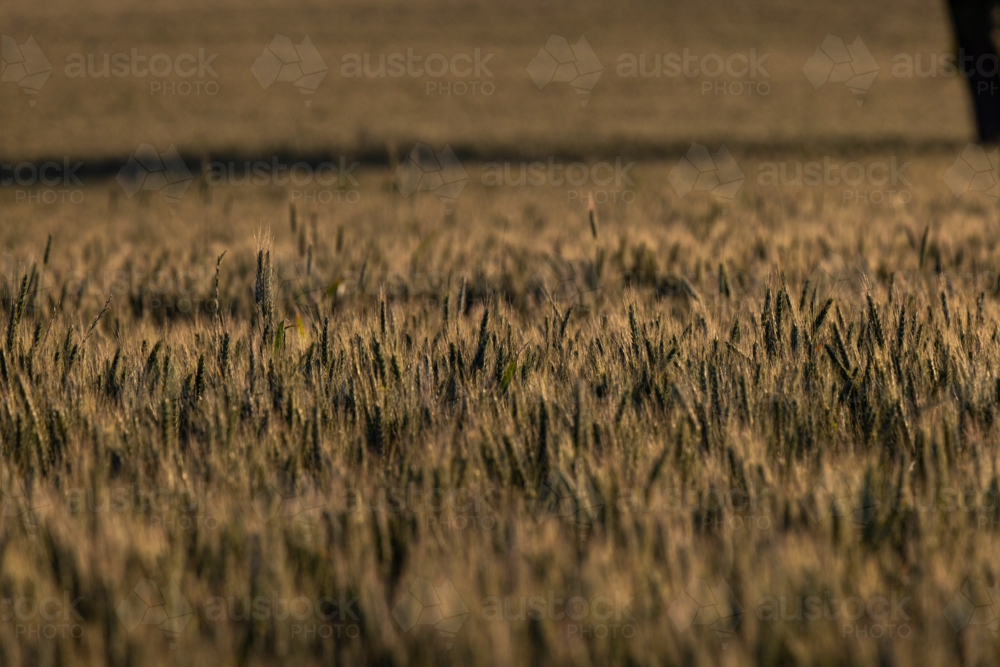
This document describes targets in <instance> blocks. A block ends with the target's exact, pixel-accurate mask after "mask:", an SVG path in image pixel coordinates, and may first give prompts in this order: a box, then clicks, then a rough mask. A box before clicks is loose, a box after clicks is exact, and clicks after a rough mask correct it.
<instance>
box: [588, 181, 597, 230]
mask: <svg viewBox="0 0 1000 667" xmlns="http://www.w3.org/2000/svg"><path fill="white" fill-rule="evenodd" d="M587 217H589V218H590V233H591V234H593V235H594V238H595V239H596V238H597V206H595V205H594V193H593V192H591V193H589V194H588V195H587Z"/></svg>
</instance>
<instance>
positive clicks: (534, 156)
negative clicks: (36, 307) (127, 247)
mask: <svg viewBox="0 0 1000 667" xmlns="http://www.w3.org/2000/svg"><path fill="white" fill-rule="evenodd" d="M418 143H425V142H423V141H420V140H414V141H412V142H394V143H393V144H389V143H388V142H387V144H386V145H382V146H373V145H371V144H369V145H363V146H353V147H350V146H347V147H344V148H343V149H342V150H337V149H324V150H317V151H296V150H291V149H287V148H278V149H276V150H274V151H264V152H260V151H258V152H254V153H249V152H242V151H239V150H207V151H192V150H190V149H184V150H178V154H179V157H180V159H181V160H182V161H183V162H184V164H185V165H186V166H187V167H188V169H189V170H190V171H191V173H192V174H202V173H203V165H206V164H213V163H220V162H221V163H224V164H232V163H236V164H242V163H258V162H267V163H270V162H272V161H275V160H276V161H278V162H280V163H282V164H303V165H307V166H310V167H313V168H315V167H319V166H320V165H323V164H326V163H330V162H333V163H336V162H338V161H339V160H341V159H342V158H347V159H348V160H350V162H351V163H357V164H358V166H361V167H388V166H390V165H391V164H393V162H394V160H393V157H395V160H396V161H401V160H403V159H405V158H406V156H407V155H408V154H409V151H408V150H405V147H407V146H411V147H412V146H415V145H417V144H418ZM969 143H970V142H968V141H961V140H955V139H946V138H931V139H922V140H913V139H906V138H904V137H901V136H888V137H879V138H868V137H850V136H834V137H821V138H812V139H810V138H790V139H775V140H751V141H746V140H742V141H741V140H737V141H726V140H725V139H718V138H716V139H712V138H697V139H695V140H693V141H692V142H680V141H664V142H640V141H637V140H635V141H624V142H620V143H617V144H604V145H600V144H592V145H591V146H590V147H587V148H567V147H565V146H562V147H560V146H555V147H552V148H553V150H548V151H546V150H537V149H535V150H526V149H523V148H516V147H511V146H505V145H498V146H497V148H496V150H489V149H486V148H483V147H480V146H475V145H470V144H462V143H456V144H452V143H448V144H447V145H448V146H450V147H451V149H452V151H453V152H454V154H455V157H456V158H458V159H459V160H460V161H462V162H468V163H474V164H479V163H487V162H534V161H545V160H550V159H553V160H559V161H567V162H568V161H574V162H587V161H592V160H607V159H616V158H620V159H628V160H636V161H657V160H679V159H680V158H681V157H683V156H684V154H685V153H686V152H687V151H688V149H690V147H691V145H692V144H703V145H706V146H709V147H710V148H717V147H719V146H721V145H725V146H726V147H727V148H728V149H729V151H730V152H731V153H735V154H738V155H741V156H746V157H754V156H761V155H770V156H774V155H787V154H802V152H803V150H804V149H806V147H807V146H808V152H809V153H810V154H814V155H830V156H836V157H847V156H851V157H859V156H870V155H884V154H886V153H890V152H891V153H922V154H932V155H947V156H957V155H958V154H960V153H961V152H962V149H963V148H964V147H965V146H967V145H968V144H969ZM393 145H394V146H396V147H397V151H396V155H395V156H392V155H391V153H392V146H393ZM429 145H430V146H431V147H432V148H434V149H438V150H440V149H443V148H444V145H445V144H441V145H436V144H429ZM398 148H404V150H405V152H402V153H400V152H399V151H398ZM132 157H133V156H132V155H128V156H125V157H121V156H100V157H92V158H86V157H81V156H69V155H64V156H58V157H55V156H51V155H49V156H45V155H41V156H36V157H21V158H14V159H11V158H7V157H2V156H0V164H3V165H18V164H25V163H29V164H36V165H39V164H45V163H48V162H55V163H62V162H64V161H66V160H69V161H72V162H74V163H79V166H78V167H77V168H75V169H74V175H75V176H77V177H78V178H80V179H86V180H90V181H99V180H106V179H110V178H115V177H116V176H117V175H118V174H119V172H120V171H121V170H122V169H123V168H124V167H125V165H127V164H128V162H129V160H130V159H132Z"/></svg>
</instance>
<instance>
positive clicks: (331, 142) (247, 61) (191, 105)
mask: <svg viewBox="0 0 1000 667" xmlns="http://www.w3.org/2000/svg"><path fill="white" fill-rule="evenodd" d="M946 18H947V15H946V12H945V7H944V3H943V2H935V1H933V0H906V1H905V2H901V3H895V4H893V6H892V7H891V8H888V7H884V6H881V5H878V4H873V3H864V2H846V3H824V4H821V5H817V6H810V7H809V8H808V9H807V8H804V7H802V6H801V4H799V3H795V2H782V1H774V0H771V1H765V2H757V3H741V2H730V1H719V0H709V1H707V2H699V3H696V4H695V5H690V4H673V3H666V4H664V3H655V2H625V3H616V4H614V5H609V4H607V3H598V2H590V1H589V0H588V1H585V2H581V3H576V4H574V5H573V7H572V9H569V8H567V7H565V6H563V5H561V4H554V3H547V2H543V3H523V4H513V5H511V4H503V5H498V4H490V3H476V2H468V3H465V2H429V1H427V0H419V1H417V2H408V3H395V2H381V1H378V2H358V3H352V2H338V3H334V4H325V3H310V2H297V1H294V2H288V3H282V4H281V5H280V6H274V5H269V4H267V3H262V2H251V3H243V2H230V1H229V0H224V1H221V2H217V3H211V5H209V6H206V5H204V3H197V2H187V1H185V0H182V1H180V2H176V3H170V4H169V5H158V6H139V5H136V4H135V3H131V2H123V1H120V0H114V1H111V2H102V3H71V2H61V1H55V2H46V3H35V4H25V3H20V4H19V3H5V5H4V6H3V7H2V8H0V21H2V22H3V25H4V30H5V31H7V32H6V33H5V34H10V35H12V36H14V37H16V38H17V39H19V40H20V41H19V42H18V43H21V42H22V41H23V40H25V39H26V38H27V37H28V36H29V35H31V36H34V37H35V39H36V41H37V42H38V44H39V46H40V48H41V49H42V51H43V52H44V53H45V54H46V57H47V58H48V60H49V61H50V63H51V64H52V66H53V69H54V71H53V74H52V76H50V78H49V80H48V81H47V82H46V84H45V86H44V88H43V90H42V92H41V94H40V95H39V96H38V99H37V104H36V106H35V107H34V108H30V109H29V108H28V107H27V103H26V101H25V99H24V97H25V96H23V95H22V96H19V95H18V94H17V93H19V92H20V91H18V90H17V89H16V88H14V87H13V86H6V87H5V99H6V100H7V101H6V102H5V103H4V104H3V106H2V108H0V122H2V124H3V127H4V128H5V129H6V131H5V132H3V133H2V135H0V155H2V156H3V157H4V158H5V159H35V158H38V157H49V156H60V155H64V154H67V153H68V154H70V155H72V156H74V157H78V158H79V159H83V158H87V157H93V158H102V157H116V158H117V157H122V156H127V155H128V154H130V153H131V152H132V151H134V150H135V147H136V146H137V145H138V144H139V143H140V142H147V143H152V144H156V145H159V144H166V143H172V144H174V145H175V146H176V147H177V148H178V150H180V151H182V152H185V153H186V152H192V153H193V154H195V155H198V154H201V153H202V152H222V153H226V152H236V153H238V154H268V153H269V152H273V151H276V150H287V151H295V152H315V151H323V152H332V153H334V154H344V155H353V154H356V153H361V152H370V151H373V150H374V151H376V152H377V153H378V154H379V155H384V152H385V145H386V142H387V141H395V142H396V143H397V144H399V145H403V144H407V143H412V142H414V141H418V140H419V141H423V142H427V143H432V144H436V143H450V144H451V145H452V147H453V148H455V149H456V150H459V149H462V148H464V149H468V150H470V151H474V152H475V153H477V154H478V155H479V156H481V157H488V156H490V155H491V154H494V153H496V152H497V151H500V152H501V153H503V152H505V151H506V152H517V153H519V154H524V153H527V154H537V155H547V154H549V153H553V152H556V153H564V154H565V153H571V154H588V153H591V154H593V153H598V154H607V153H610V154H616V153H617V152H618V151H620V150H622V149H629V150H631V151H633V152H634V153H639V154H642V153H644V152H645V153H647V154H648V153H650V152H652V153H654V154H655V153H656V152H657V151H661V152H662V150H663V148H664V147H667V148H671V147H673V148H675V147H677V146H686V145H687V144H689V143H690V142H691V141H703V142H706V141H709V142H719V141H726V142H729V143H730V144H737V143H750V144H765V145H766V144H770V143H777V144H779V145H781V144H786V145H787V144H789V143H791V144H792V145H795V144H796V143H797V142H803V141H806V140H808V141H809V142H815V141H822V140H830V141H835V142H836V143H839V144H844V143H847V144H850V143H851V142H854V141H862V142H873V141H874V142H884V141H901V142H914V141H915V142H940V141H946V142H955V141H964V140H966V139H967V138H968V137H970V136H971V135H970V132H971V123H970V118H969V111H968V105H967V102H966V99H965V97H964V96H963V93H964V89H963V87H962V86H963V84H962V82H961V81H960V80H958V79H957V78H956V77H943V76H936V77H927V78H918V77H909V78H899V77H896V76H894V75H893V73H892V71H891V68H890V66H889V65H890V63H891V62H892V58H893V57H894V56H896V55H897V54H901V53H902V54H911V55H915V54H923V56H924V65H925V67H926V66H927V58H928V57H929V56H930V55H931V54H936V55H939V56H940V55H942V54H946V53H950V52H952V51H953V48H954V47H953V45H952V42H951V38H950V35H949V28H948V25H947V20H946ZM275 34H281V35H285V36H288V37H290V38H291V39H292V40H293V42H294V43H296V44H298V43H299V41H300V40H301V39H302V38H303V37H305V36H308V37H309V38H310V39H311V40H312V42H313V43H314V44H315V45H316V46H317V49H318V51H319V52H320V54H321V56H322V57H323V59H324V61H325V63H326V65H327V66H328V67H329V72H328V74H327V76H326V78H325V80H324V81H323V82H322V84H321V85H320V86H319V88H318V90H317V91H316V93H315V95H312V96H310V98H311V106H310V107H309V108H304V105H303V99H302V97H303V96H301V95H298V94H292V92H294V90H290V89H288V87H287V84H286V86H285V89H281V88H282V87H281V86H278V87H276V88H272V89H269V90H262V89H261V87H260V85H259V84H258V83H257V81H256V80H255V79H254V77H253V75H252V73H251V66H252V65H253V63H254V61H255V59H256V58H257V57H258V56H259V55H260V54H261V51H262V50H263V49H264V47H265V46H267V44H268V43H270V41H271V39H272V38H273V37H274V35H275ZM552 34H558V35H562V36H564V37H566V38H567V39H569V40H570V42H571V43H575V42H576V40H577V39H578V38H579V37H580V35H584V36H585V37H586V38H587V41H588V42H589V43H590V45H591V47H592V48H593V50H594V52H595V53H596V54H597V56H598V57H599V58H600V60H601V62H602V64H603V66H604V73H603V75H602V76H601V78H600V80H599V81H598V83H597V85H596V87H595V88H594V91H593V93H592V94H591V95H590V96H589V101H588V104H587V106H586V107H581V106H580V105H579V104H577V103H576V102H575V98H577V97H578V96H577V94H576V93H574V92H573V91H572V90H570V89H569V87H568V86H566V85H565V84H563V85H562V86H549V87H546V88H545V89H544V90H541V91H539V90H538V89H537V88H536V87H535V85H534V84H533V83H532V81H531V79H530V77H529V76H528V75H527V73H526V68H527V66H528V64H529V63H530V62H531V60H532V58H534V57H535V55H536V54H537V53H538V50H539V48H541V46H542V45H544V44H545V43H546V41H547V40H548V39H549V36H550V35H552ZM828 34H832V35H838V36H840V37H842V38H844V39H845V40H846V41H848V42H850V41H851V40H853V39H854V38H855V36H857V35H861V36H862V38H863V40H864V43H865V44H866V46H867V47H868V49H869V50H870V51H871V53H872V55H873V56H874V57H875V59H876V60H877V61H878V62H879V63H880V65H881V68H882V69H881V71H880V73H879V75H878V77H877V79H876V81H875V83H874V84H873V85H872V87H871V89H870V90H869V92H868V94H867V95H866V96H865V98H866V101H865V105H864V106H863V107H862V108H860V109H859V108H857V107H856V106H855V101H854V99H853V96H852V95H850V94H849V93H847V94H845V91H844V86H843V85H842V84H841V85H827V86H824V87H822V88H820V89H819V90H814V89H813V87H812V86H811V85H810V83H809V81H808V80H807V79H806V77H805V76H804V75H803V73H802V66H803V64H804V63H805V61H806V59H807V58H808V57H809V56H810V55H812V53H813V52H814V51H815V49H816V47H817V46H818V45H819V44H820V43H821V42H822V41H823V39H824V38H825V37H826V35H828ZM133 48H135V49H138V52H139V54H140V55H146V56H150V55H152V54H154V53H166V54H180V53H197V50H198V49H199V48H203V49H205V51H206V53H210V54H212V53H217V54H218V57H217V58H216V59H215V60H214V61H213V65H212V66H213V68H214V69H215V71H216V72H217V73H218V78H217V79H211V80H212V81H216V82H217V83H218V93H217V94H215V95H208V94H201V95H189V96H179V95H161V94H151V93H150V83H151V79H152V77H147V78H145V79H139V78H135V77H127V78H124V79H117V78H115V77H110V78H107V79H92V78H84V79H70V78H67V77H66V76H64V75H63V70H64V68H65V64H66V62H65V61H66V57H67V56H69V55H70V54H74V53H80V54H97V55H99V56H100V55H103V54H105V53H110V54H115V53H120V52H124V53H130V52H131V50H132V49H133ZM685 48H686V49H689V51H690V53H691V54H694V55H700V56H703V55H706V54H709V53H717V54H722V55H723V56H724V57H727V56H728V54H731V53H736V52H741V53H744V54H747V53H749V50H750V49H756V50H757V52H758V53H760V54H762V55H763V54H767V59H766V60H765V61H764V66H765V69H766V70H767V73H768V74H769V75H770V77H769V78H767V79H761V80H763V81H766V82H767V83H768V84H769V87H770V91H769V92H768V94H766V95H763V96H760V95H756V94H755V95H737V96H732V95H715V94H703V91H702V88H701V85H702V83H704V82H705V81H706V78H705V77H704V76H701V77H694V78H688V77H683V76H682V77H676V78H669V77H660V78H642V77H638V78H623V77H619V76H618V75H617V73H616V66H617V59H618V57H619V55H621V54H624V53H632V54H643V53H644V54H647V55H648V56H653V55H654V54H657V53H659V54H666V53H675V52H676V53H680V52H682V51H683V49H685ZM407 49H413V51H414V53H416V54H422V55H424V56H426V55H429V54H432V53H440V54H443V55H445V56H447V57H449V58H450V57H451V56H452V55H453V54H455V53H470V54H471V53H472V52H473V51H474V50H475V49H480V50H481V51H482V53H483V54H493V57H492V59H491V60H490V61H489V62H488V68H489V69H490V71H491V72H492V74H493V78H492V79H489V81H490V82H491V83H493V84H494V85H495V92H494V93H493V94H491V95H464V96H459V95H454V94H452V95H443V96H442V95H440V94H438V93H436V92H435V93H434V94H428V93H427V89H426V84H427V83H428V81H429V80H430V79H429V78H428V77H423V78H418V79H411V78H409V77H404V78H400V79H394V78H390V77H385V78H374V79H368V78H345V77H343V76H342V75H341V72H340V69H341V64H342V58H343V56H344V55H345V54H352V53H354V54H366V53H367V54H374V55H377V54H381V53H397V52H401V53H405V52H406V50H407ZM196 78H197V77H196ZM183 80H184V79H181V78H179V77H172V78H171V77H167V79H166V81H167V82H169V81H175V82H180V81H183ZM449 80H451V82H452V83H454V82H457V81H458V79H449V77H445V79H444V81H449ZM733 80H734V79H733V78H732V77H728V76H727V75H725V74H724V75H722V76H721V77H719V79H717V81H722V82H730V81H733Z"/></svg>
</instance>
